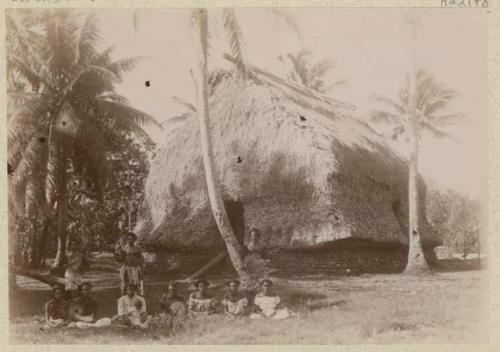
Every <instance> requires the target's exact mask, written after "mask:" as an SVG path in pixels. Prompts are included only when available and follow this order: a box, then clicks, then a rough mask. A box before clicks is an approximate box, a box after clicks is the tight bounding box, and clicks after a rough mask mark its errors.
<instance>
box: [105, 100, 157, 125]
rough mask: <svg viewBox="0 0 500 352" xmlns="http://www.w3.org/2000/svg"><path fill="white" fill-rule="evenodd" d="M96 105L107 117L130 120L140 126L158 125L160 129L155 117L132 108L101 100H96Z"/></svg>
mask: <svg viewBox="0 0 500 352" xmlns="http://www.w3.org/2000/svg"><path fill="white" fill-rule="evenodd" d="M96 103H97V107H98V109H100V110H101V113H102V114H104V115H105V116H109V117H111V118H113V119H125V120H129V121H131V122H133V123H134V124H137V125H138V126H150V125H156V126H158V127H160V124H159V123H158V121H156V119H155V118H154V117H153V116H151V115H149V114H147V113H145V112H142V111H140V110H137V109H134V108H132V107H130V106H126V105H122V104H118V103H116V102H112V101H105V100H100V99H99V100H96Z"/></svg>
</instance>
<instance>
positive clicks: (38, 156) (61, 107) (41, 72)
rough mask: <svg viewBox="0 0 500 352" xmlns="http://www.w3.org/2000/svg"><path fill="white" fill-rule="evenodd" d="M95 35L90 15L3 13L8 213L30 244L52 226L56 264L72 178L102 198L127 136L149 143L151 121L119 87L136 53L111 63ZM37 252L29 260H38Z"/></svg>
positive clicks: (48, 11) (91, 194)
mask: <svg viewBox="0 0 500 352" xmlns="http://www.w3.org/2000/svg"><path fill="white" fill-rule="evenodd" d="M99 38H100V33H99V29H98V23H97V18H96V16H95V15H94V14H92V13H90V14H88V15H85V16H78V15H76V14H75V13H74V12H73V11H71V10H66V9H57V10H55V9H46V10H24V11H15V12H8V13H7V40H6V43H7V71H8V73H9V76H8V87H7V88H8V96H9V103H10V104H9V107H8V168H9V171H10V173H11V182H10V184H11V186H12V189H13V191H12V192H11V194H12V197H13V199H14V201H13V202H12V204H14V205H15V209H13V214H12V216H13V217H14V218H15V219H16V220H15V221H16V224H18V225H19V226H18V227H19V230H20V231H19V233H21V234H24V237H25V238H29V239H30V240H29V241H28V242H30V243H31V244H33V246H34V247H35V248H36V247H37V246H36V245H34V244H35V243H37V242H39V240H41V239H37V238H36V237H39V236H40V235H41V234H44V233H46V231H44V230H43V229H44V228H45V229H47V228H48V226H47V225H42V224H43V223H47V222H48V223H50V226H52V227H55V228H56V229H57V231H56V232H57V233H58V236H59V239H60V241H59V255H58V257H57V258H56V259H57V260H56V262H57V263H59V262H61V261H62V260H63V258H62V257H61V256H62V252H63V249H64V243H65V241H64V238H65V236H66V230H67V228H68V217H67V215H68V209H67V205H68V201H69V200H70V199H71V197H70V196H72V195H71V192H73V191H71V188H70V187H69V185H70V184H71V182H70V181H72V180H75V181H74V182H75V183H74V185H76V186H74V187H77V188H78V189H79V190H80V192H81V193H85V194H87V195H88V197H89V198H90V199H94V200H98V201H100V200H102V199H103V193H104V189H105V188H108V187H113V186H114V185H115V184H116V183H115V182H116V181H115V180H114V176H115V175H114V172H113V168H112V167H111V163H110V162H109V160H110V156H111V155H113V153H117V152H119V151H121V150H123V149H124V148H125V147H127V146H128V145H129V144H130V138H131V137H133V138H137V139H138V140H140V141H142V142H146V143H151V140H150V138H149V136H148V134H147V133H146V132H145V130H144V129H143V127H144V126H145V125H147V124H153V123H156V121H155V119H154V118H153V117H152V116H150V115H148V114H146V113H143V112H141V111H139V110H137V109H134V108H133V107H131V106H130V104H129V103H128V101H127V99H126V98H124V97H123V96H120V95H118V94H117V93H116V92H115V85H116V84H117V83H119V82H121V80H122V78H123V75H124V74H125V73H127V72H129V71H131V70H133V69H134V67H135V66H136V65H137V63H138V62H139V61H140V58H137V57H135V58H126V59H122V60H113V59H112V52H113V48H112V47H110V48H107V49H105V50H99V49H98V42H99ZM73 193H75V192H73ZM76 198H77V199H79V200H81V199H82V197H81V196H78V197H76ZM35 220H36V221H35ZM37 223H39V224H38V225H33V224H37ZM26 229H28V230H26ZM27 233H31V235H29V234H27ZM38 257H39V255H38V256H37V255H36V254H34V255H32V258H31V259H30V261H32V262H33V263H37V262H38V261H39V260H38V259H37V258H38Z"/></svg>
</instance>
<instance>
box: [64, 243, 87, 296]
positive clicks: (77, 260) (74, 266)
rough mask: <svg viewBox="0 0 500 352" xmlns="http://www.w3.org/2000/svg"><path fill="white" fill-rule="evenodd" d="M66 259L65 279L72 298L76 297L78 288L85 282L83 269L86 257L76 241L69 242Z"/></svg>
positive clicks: (67, 290)
mask: <svg viewBox="0 0 500 352" xmlns="http://www.w3.org/2000/svg"><path fill="white" fill-rule="evenodd" d="M66 257H67V258H68V263H67V266H66V271H65V272H64V279H65V280H66V284H65V286H66V287H65V288H66V292H68V294H69V295H70V296H71V297H76V296H77V294H76V293H77V291H78V287H79V286H80V285H81V284H82V282H83V277H82V269H83V264H84V259H85V255H84V254H83V252H82V250H81V249H80V246H79V243H78V241H77V240H76V239H71V240H70V241H69V245H68V250H67V251H66Z"/></svg>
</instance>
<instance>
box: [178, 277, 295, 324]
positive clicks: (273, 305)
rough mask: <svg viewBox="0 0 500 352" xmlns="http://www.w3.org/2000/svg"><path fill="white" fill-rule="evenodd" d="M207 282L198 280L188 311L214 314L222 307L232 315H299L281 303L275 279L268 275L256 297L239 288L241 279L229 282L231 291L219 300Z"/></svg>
mask: <svg viewBox="0 0 500 352" xmlns="http://www.w3.org/2000/svg"><path fill="white" fill-rule="evenodd" d="M208 285H209V284H208V281H206V280H199V281H197V282H196V288H197V290H196V291H195V292H193V293H191V295H190V296H189V299H188V312H189V314H191V315H195V316H196V315H200V314H207V315H208V314H214V313H217V312H218V307H221V308H222V311H223V312H224V313H225V314H227V315H229V316H232V317H238V316H249V317H250V318H251V319H259V318H272V319H286V318H288V317H291V316H295V315H296V314H295V313H293V312H292V311H290V310H289V309H287V308H285V307H281V304H280V303H281V300H280V297H279V296H278V295H276V294H274V293H273V292H272V290H271V288H272V286H273V283H272V281H271V280H269V279H264V280H262V281H261V282H260V290H259V292H258V293H257V294H256V295H255V296H254V297H253V299H251V294H248V293H244V292H241V291H240V290H239V287H240V282H239V281H238V280H230V281H229V282H228V284H227V286H228V291H227V293H226V294H225V295H224V297H223V298H222V300H220V301H219V300H217V299H215V298H214V297H212V296H211V295H210V293H209V292H208Z"/></svg>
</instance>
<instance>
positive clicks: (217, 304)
mask: <svg viewBox="0 0 500 352" xmlns="http://www.w3.org/2000/svg"><path fill="white" fill-rule="evenodd" d="M195 286H196V291H194V292H192V293H191V294H190V295H189V298H188V300H187V302H186V301H185V300H184V299H183V298H182V297H181V296H179V295H178V293H177V287H176V285H175V284H174V283H170V284H169V285H168V287H167V291H166V292H164V293H163V294H162V295H161V297H160V298H159V299H158V301H157V302H156V307H155V308H156V309H155V311H154V312H153V314H148V311H147V309H146V300H145V299H144V297H142V296H140V295H138V294H137V289H138V288H137V286H136V285H132V284H131V285H128V286H127V288H126V294H125V295H123V296H122V297H120V298H119V299H118V304H117V314H116V315H115V316H114V317H112V318H101V319H97V302H96V301H95V300H94V299H93V298H91V297H90V291H91V289H92V285H91V284H90V283H88V282H85V283H83V284H81V285H80V286H79V288H78V291H79V294H78V296H77V297H75V298H73V299H71V300H67V299H66V297H65V291H64V290H63V289H62V288H60V287H55V288H54V289H53V297H52V299H51V300H50V301H49V302H47V304H46V305H45V323H46V324H45V327H67V328H71V327H76V328H81V329H85V328H90V327H105V326H112V325H113V326H122V327H133V328H141V329H146V328H148V327H150V326H157V327H162V326H165V324H173V325H175V324H179V323H181V322H182V321H183V320H184V319H185V318H186V317H196V316H202V315H211V314H217V313H224V314H227V315H229V316H231V317H240V316H249V317H250V318H251V319H259V318H271V319H286V318H288V317H291V316H295V313H293V312H292V311H290V310H288V309H287V308H285V307H281V305H280V297H279V296H278V295H275V294H274V293H272V290H271V289H272V286H273V283H272V282H271V280H268V279H264V280H262V281H261V282H260V290H259V292H258V293H257V294H256V295H255V296H254V297H251V296H252V295H251V293H249V294H247V293H244V292H242V291H240V289H239V288H240V282H239V281H238V280H235V279H234V280H230V281H229V282H228V283H227V286H228V291H227V293H226V294H225V295H224V296H223V297H222V299H220V300H219V299H216V298H215V297H214V296H213V295H211V294H210V292H209V289H208V287H209V283H208V281H207V280H203V279H202V280H198V281H197V282H196V283H195ZM252 298H253V299H252Z"/></svg>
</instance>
